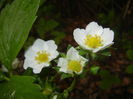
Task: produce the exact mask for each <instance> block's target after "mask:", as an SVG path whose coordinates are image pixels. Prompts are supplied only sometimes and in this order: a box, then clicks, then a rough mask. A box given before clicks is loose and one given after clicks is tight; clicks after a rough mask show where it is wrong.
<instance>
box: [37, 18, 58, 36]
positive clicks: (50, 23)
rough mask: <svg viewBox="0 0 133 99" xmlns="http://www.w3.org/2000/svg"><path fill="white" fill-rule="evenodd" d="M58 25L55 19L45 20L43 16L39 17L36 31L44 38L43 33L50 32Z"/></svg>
mask: <svg viewBox="0 0 133 99" xmlns="http://www.w3.org/2000/svg"><path fill="white" fill-rule="evenodd" d="M58 25H59V23H58V22H56V21H55V20H52V19H51V20H46V19H44V18H40V19H39V20H38V24H37V25H36V29H37V33H38V34H39V36H40V37H41V38H44V36H45V33H48V32H51V31H52V30H53V29H55V28H56V27H57V26H58Z"/></svg>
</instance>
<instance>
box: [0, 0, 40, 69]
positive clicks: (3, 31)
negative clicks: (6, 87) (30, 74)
mask: <svg viewBox="0 0 133 99" xmlns="http://www.w3.org/2000/svg"><path fill="white" fill-rule="evenodd" d="M38 7H39V0H15V1H14V2H13V3H12V4H11V5H7V6H6V8H4V9H3V10H2V12H1V15H0V61H1V62H2V64H4V65H5V66H6V67H7V68H11V63H12V61H13V60H14V59H15V57H16V56H17V54H18V53H19V51H20V49H21V48H22V46H23V44H24V42H25V40H26V39H27V37H28V33H29V31H30V29H31V27H32V24H33V23H34V21H35V19H36V16H35V14H36V12H37V9H38Z"/></svg>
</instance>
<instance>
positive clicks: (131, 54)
mask: <svg viewBox="0 0 133 99" xmlns="http://www.w3.org/2000/svg"><path fill="white" fill-rule="evenodd" d="M127 57H128V58H129V59H130V60H132V61H133V50H128V51H127Z"/></svg>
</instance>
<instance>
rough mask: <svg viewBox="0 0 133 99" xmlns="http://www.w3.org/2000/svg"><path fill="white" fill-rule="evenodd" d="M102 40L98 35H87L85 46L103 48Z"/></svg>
mask: <svg viewBox="0 0 133 99" xmlns="http://www.w3.org/2000/svg"><path fill="white" fill-rule="evenodd" d="M102 41H103V40H102V39H101V37H100V36H98V35H94V36H92V35H90V34H89V35H87V36H86V38H85V45H87V46H88V47H90V48H98V47H100V46H103V44H102Z"/></svg>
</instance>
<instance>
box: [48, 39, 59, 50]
mask: <svg viewBox="0 0 133 99" xmlns="http://www.w3.org/2000/svg"><path fill="white" fill-rule="evenodd" d="M46 43H47V45H48V48H49V49H50V50H56V49H57V45H56V44H55V41H54V40H48V41H46Z"/></svg>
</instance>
